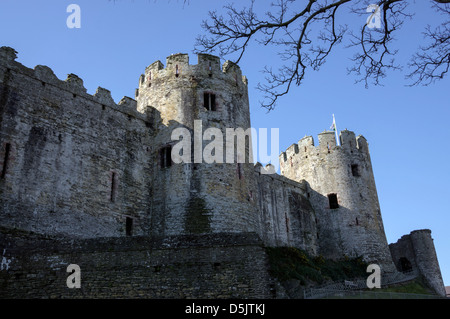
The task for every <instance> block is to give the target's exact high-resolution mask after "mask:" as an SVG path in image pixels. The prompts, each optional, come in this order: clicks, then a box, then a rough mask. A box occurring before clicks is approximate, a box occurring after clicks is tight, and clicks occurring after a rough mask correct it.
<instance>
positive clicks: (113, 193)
mask: <svg viewBox="0 0 450 319" xmlns="http://www.w3.org/2000/svg"><path fill="white" fill-rule="evenodd" d="M116 180H117V174H116V173H114V172H113V173H112V176H111V197H110V200H111V202H112V203H114V202H115V201H116V189H117V181H116Z"/></svg>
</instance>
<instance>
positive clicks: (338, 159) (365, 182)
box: [280, 130, 394, 272]
mask: <svg viewBox="0 0 450 319" xmlns="http://www.w3.org/2000/svg"><path fill="white" fill-rule="evenodd" d="M318 141H319V145H318V146H315V145H314V139H313V138H312V137H311V136H306V137H304V138H303V139H301V140H300V141H299V142H298V144H293V145H291V146H290V147H289V148H288V149H287V150H286V151H285V152H283V153H282V154H281V155H280V170H281V174H282V175H284V176H286V177H288V178H290V179H293V180H295V181H298V182H300V181H302V180H304V181H306V182H307V183H308V185H309V191H308V193H309V196H310V198H311V203H312V206H313V208H314V210H315V212H316V214H317V220H318V224H317V227H318V236H319V239H320V240H319V242H320V249H319V251H320V253H321V254H323V255H324V256H327V257H330V258H339V257H340V256H342V255H348V256H365V259H366V260H367V261H371V262H377V263H379V264H382V265H383V266H384V270H385V271H388V272H392V271H394V267H393V264H392V261H391V258H390V253H389V250H388V246H387V240H386V236H385V233H384V228H383V223H382V218H381V212H380V208H379V203H378V198H377V191H376V186H375V180H374V177H373V172H372V165H371V161H370V155H369V152H368V147H367V142H366V140H365V139H364V137H362V136H358V137H355V134H354V133H353V132H350V131H347V130H344V131H342V132H341V135H340V142H341V143H340V144H341V145H337V144H336V137H335V132H326V131H325V132H322V133H320V134H319V136H318ZM374 247H376V249H374Z"/></svg>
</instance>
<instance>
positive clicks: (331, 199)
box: [328, 194, 339, 209]
mask: <svg viewBox="0 0 450 319" xmlns="http://www.w3.org/2000/svg"><path fill="white" fill-rule="evenodd" d="M328 203H329V205H330V209H336V208H339V204H338V199H337V194H328Z"/></svg>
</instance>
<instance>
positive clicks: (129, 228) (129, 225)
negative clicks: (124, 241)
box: [125, 217, 133, 236]
mask: <svg viewBox="0 0 450 319" xmlns="http://www.w3.org/2000/svg"><path fill="white" fill-rule="evenodd" d="M125 233H126V235H127V236H131V235H132V234H133V218H131V217H127V218H126V221H125Z"/></svg>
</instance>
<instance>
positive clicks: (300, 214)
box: [255, 163, 319, 256]
mask: <svg viewBox="0 0 450 319" xmlns="http://www.w3.org/2000/svg"><path fill="white" fill-rule="evenodd" d="M261 168H262V166H261V164H259V163H257V164H256V165H255V176H256V180H257V186H258V187H257V192H256V193H255V201H256V202H257V204H258V211H259V213H260V215H259V218H260V223H261V230H260V237H261V238H262V240H263V241H264V244H265V245H266V246H269V247H283V246H289V247H296V248H299V249H302V250H304V251H306V252H307V253H308V254H309V255H311V256H316V255H317V254H318V250H319V247H318V242H317V225H316V214H315V212H314V209H313V207H312V206H311V204H310V202H309V199H308V197H307V196H308V195H307V185H306V183H297V182H294V181H292V180H290V179H288V178H286V177H284V176H280V175H278V174H276V173H274V174H261ZM263 169H266V168H263ZM269 169H270V168H269Z"/></svg>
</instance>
